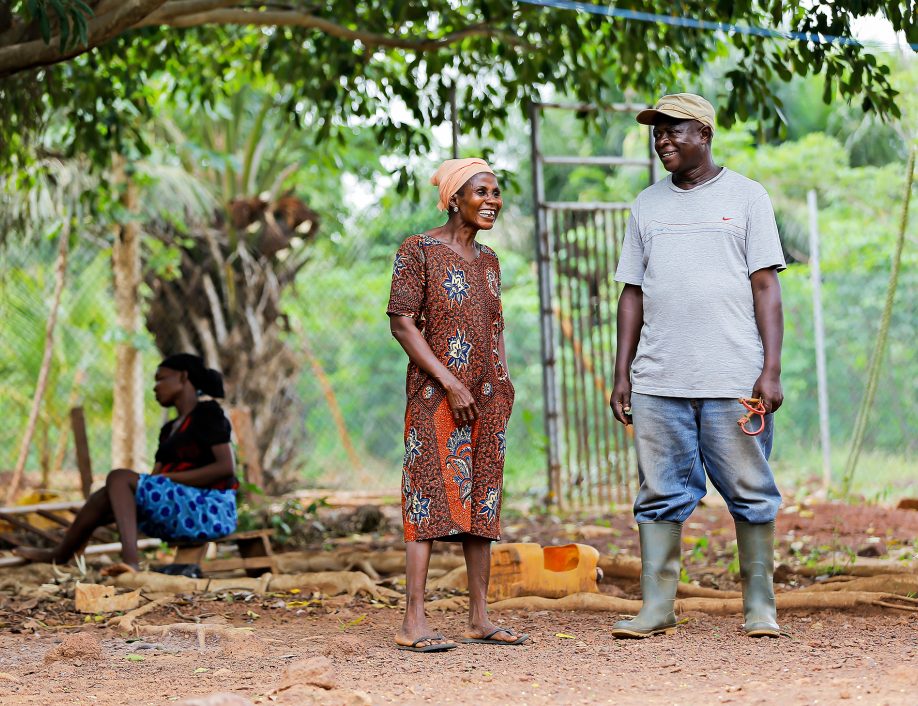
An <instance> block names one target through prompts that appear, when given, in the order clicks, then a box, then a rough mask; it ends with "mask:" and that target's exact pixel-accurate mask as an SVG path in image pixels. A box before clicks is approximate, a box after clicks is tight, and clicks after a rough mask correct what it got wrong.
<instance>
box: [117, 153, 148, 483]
mask: <svg viewBox="0 0 918 706" xmlns="http://www.w3.org/2000/svg"><path fill="white" fill-rule="evenodd" d="M112 182H113V186H115V187H116V188H117V187H118V186H121V187H122V188H123V189H124V193H123V196H122V198H121V203H122V205H123V206H124V208H125V210H126V212H127V214H128V218H129V220H127V222H125V223H122V224H119V225H118V226H117V228H116V232H115V243H114V247H113V249H112V279H113V285H114V290H115V315H116V321H117V324H118V330H119V334H120V336H121V337H122V341H121V342H120V343H118V344H117V345H116V346H115V374H114V403H113V406H112V467H113V468H131V469H134V470H141V469H142V468H143V467H144V464H145V463H146V428H145V424H144V418H143V361H142V360H141V355H140V351H139V350H138V349H137V347H136V346H135V345H134V340H135V337H136V336H137V335H138V334H139V333H140V330H141V311H140V282H141V270H140V223H139V222H138V221H137V220H136V218H134V216H135V215H136V213H137V186H136V184H134V183H133V181H132V180H131V179H130V177H129V176H127V175H126V173H125V171H124V160H123V159H122V158H121V157H116V158H115V165H114V174H113V179H112Z"/></svg>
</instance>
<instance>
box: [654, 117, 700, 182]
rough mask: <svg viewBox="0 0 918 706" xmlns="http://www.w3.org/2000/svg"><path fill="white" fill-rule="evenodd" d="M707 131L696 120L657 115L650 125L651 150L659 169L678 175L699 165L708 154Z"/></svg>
mask: <svg viewBox="0 0 918 706" xmlns="http://www.w3.org/2000/svg"><path fill="white" fill-rule="evenodd" d="M710 147H711V128H709V127H708V126H707V125H704V124H702V123H700V122H699V121H697V120H679V119H678V118H670V117H669V116H666V115H662V114H661V115H659V116H658V117H657V119H656V120H654V123H653V148H654V149H655V150H656V152H657V156H658V157H659V158H660V161H661V162H663V168H664V169H666V171H668V172H672V173H674V174H680V173H685V172H688V171H690V170H692V169H695V168H697V167H700V166H701V165H703V164H704V163H705V162H706V161H707V159H708V155H709V154H710Z"/></svg>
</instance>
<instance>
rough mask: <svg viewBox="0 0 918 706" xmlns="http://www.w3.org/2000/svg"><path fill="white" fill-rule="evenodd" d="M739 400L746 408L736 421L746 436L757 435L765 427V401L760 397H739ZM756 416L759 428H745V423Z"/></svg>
mask: <svg viewBox="0 0 918 706" xmlns="http://www.w3.org/2000/svg"><path fill="white" fill-rule="evenodd" d="M739 402H740V404H741V405H743V407H745V408H746V414H744V415H743V416H742V417H740V418H739V419H737V420H736V423H737V424H739V428H740V429H741V430H742V432H743V433H744V434H746V436H758V435H759V434H761V433H762V431H763V430H764V429H765V414H766V411H765V401H764V400H762V399H761V398H760V397H740V398H739ZM756 416H757V417H758V418H759V428H758V429H747V428H746V425H747V424H749V422H750V421H752V418H753V417H756Z"/></svg>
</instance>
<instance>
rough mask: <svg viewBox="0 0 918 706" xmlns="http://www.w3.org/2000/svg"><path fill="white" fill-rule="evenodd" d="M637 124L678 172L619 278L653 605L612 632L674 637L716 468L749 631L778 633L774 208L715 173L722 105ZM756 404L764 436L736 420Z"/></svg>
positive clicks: (630, 244) (745, 182)
mask: <svg viewBox="0 0 918 706" xmlns="http://www.w3.org/2000/svg"><path fill="white" fill-rule="evenodd" d="M637 120H638V122H639V123H642V124H644V125H652V126H653V140H654V149H655V150H656V152H657V155H658V156H659V157H660V160H661V161H662V162H663V166H664V167H665V168H666V170H667V171H668V172H670V176H668V177H667V178H666V179H663V180H662V181H660V182H658V183H656V184H654V185H653V186H651V187H649V188H647V189H645V190H644V191H643V192H641V194H639V195H638V197H637V199H636V200H635V202H634V205H633V206H632V208H631V218H630V220H629V222H628V227H627V230H626V233H625V240H624V244H623V246H622V254H621V259H620V260H619V263H618V269H617V270H616V272H615V279H616V281H618V282H622V283H624V288H623V290H622V293H621V297H620V298H619V300H618V350H617V354H616V361H615V383H614V387H613V390H612V398H611V399H610V400H609V404H610V405H611V407H612V412H613V414H614V415H615V418H616V419H617V420H618V421H620V422H621V423H622V424H625V425H628V424H634V443H635V449H636V451H637V458H638V471H639V475H640V482H641V487H640V490H639V492H638V496H637V499H636V501H635V503H634V515H635V518H636V519H637V522H638V529H639V533H640V540H641V560H642V569H641V591H642V593H643V605H642V607H641V611H640V613H639V614H638V615H637V617H635V618H634V619H633V620H624V621H620V622H618V623H616V624H615V626H614V627H613V630H612V634H613V635H615V636H616V637H649V636H650V635H654V634H657V633H661V632H671V631H672V630H673V629H674V628H675V625H676V622H677V621H676V615H675V612H674V609H673V608H674V603H675V599H676V588H677V586H678V583H679V576H680V570H681V567H680V550H681V540H682V523H683V522H684V521H685V520H686V519H687V518H688V516H689V515H691V513H692V511H693V510H694V509H695V507H696V506H697V504H698V502H699V501H700V500H701V498H702V497H704V494H705V488H706V483H705V472H707V475H708V476H709V477H710V478H711V482H712V483H713V485H714V487H715V488H717V490H718V491H719V492H720V494H721V495H722V496H723V497H724V499H725V500H726V501H727V506H728V508H729V510H730V514H731V515H733V519H734V522H735V524H736V539H737V544H738V546H739V560H740V575H741V577H742V583H743V607H744V613H745V623H744V625H743V629H744V630H745V632H746V634H747V635H749V636H752V637H761V636H766V635H767V636H770V637H778V636H779V634H780V632H779V628H778V623H777V615H776V610H775V596H774V588H773V583H772V574H773V572H774V531H775V523H774V520H775V516H776V515H777V512H778V507H779V506H780V504H781V494H780V493H779V492H778V488H777V487H776V485H775V479H774V475H773V474H772V472H771V468H770V467H769V465H768V456H769V454H770V452H771V445H772V431H773V427H772V413H774V412H775V410H777V409H778V407H780V406H781V402H782V401H783V399H784V395H783V393H782V391H781V342H782V338H783V335H784V322H783V314H782V311H781V289H780V286H779V284H778V272H780V271H781V270H783V269H784V268H785V263H784V257H783V254H782V251H781V243H780V240H779V238H778V229H777V225H776V223H775V216H774V211H773V210H772V206H771V201H770V200H769V198H768V194H767V193H766V192H765V189H764V188H763V187H762V186H761V185H760V184H759V183H757V182H755V181H752V180H751V179H747V178H746V177H744V176H741V175H740V174H737V173H736V172H732V171H730V170H729V169H727V168H726V167H719V166H717V165H716V164H715V163H714V159H713V157H712V155H711V143H712V141H713V138H714V108H713V107H712V106H711V104H710V103H709V102H708V101H706V100H705V99H704V98H702V97H701V96H696V95H694V94H691V93H678V94H675V95H669V96H663V97H662V98H661V99H660V100H659V101H658V102H657V105H656V106H655V107H654V108H653V109H652V110H644V111H642V112H641V113H639V114H638V116H637ZM750 395H751V396H752V397H754V398H761V400H762V401H763V404H764V408H765V410H766V412H767V414H766V416H765V417H764V428H763V429H762V432H761V433H760V434H758V435H757V436H748V435H746V434H744V433H743V431H742V429H741V428H740V427H739V426H738V425H737V418H738V417H740V416H741V415H742V413H743V412H744V409H743V407H742V406H741V405H740V404H739V402H738V398H741V397H743V398H745V397H749V396H750ZM754 426H755V425H753V430H754Z"/></svg>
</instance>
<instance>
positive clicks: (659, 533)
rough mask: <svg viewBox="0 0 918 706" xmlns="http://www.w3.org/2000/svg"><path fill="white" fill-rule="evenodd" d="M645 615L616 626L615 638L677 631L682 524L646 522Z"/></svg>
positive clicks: (643, 534) (642, 526) (643, 553)
mask: <svg viewBox="0 0 918 706" xmlns="http://www.w3.org/2000/svg"><path fill="white" fill-rule="evenodd" d="M638 532H639V533H640V535H641V597H642V599H643V604H642V605H641V611H640V612H639V613H638V614H637V617H635V618H634V619H633V620H620V621H619V622H617V623H615V625H613V626H612V636H613V637H623V638H628V637H631V638H641V637H650V636H651V635H657V634H659V633H661V632H662V633H671V632H674V631H675V629H676V623H677V622H678V621H677V620H676V613H675V612H674V610H673V607H674V605H675V602H676V588H677V587H678V585H679V571H680V568H681V563H680V558H681V552H682V523H681V522H642V523H640V524H639V525H638Z"/></svg>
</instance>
